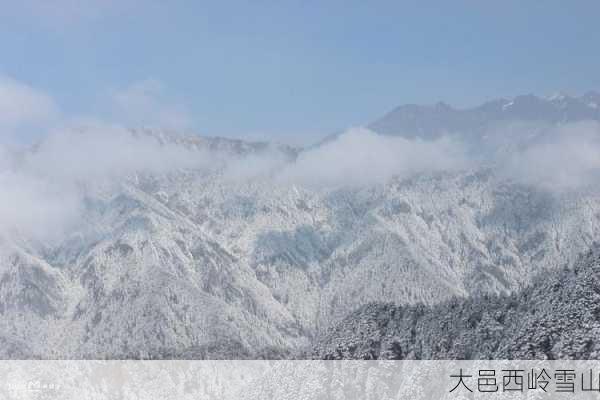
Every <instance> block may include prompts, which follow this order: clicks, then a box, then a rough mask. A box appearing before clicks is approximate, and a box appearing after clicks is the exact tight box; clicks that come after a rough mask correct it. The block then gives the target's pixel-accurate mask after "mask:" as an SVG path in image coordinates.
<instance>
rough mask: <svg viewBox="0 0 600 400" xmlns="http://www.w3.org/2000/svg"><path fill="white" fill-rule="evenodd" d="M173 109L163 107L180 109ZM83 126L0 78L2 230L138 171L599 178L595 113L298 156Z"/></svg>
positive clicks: (69, 225) (67, 224)
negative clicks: (27, 136) (23, 136)
mask: <svg viewBox="0 0 600 400" xmlns="http://www.w3.org/2000/svg"><path fill="white" fill-rule="evenodd" d="M158 89H160V87H159V86H157V85H150V84H149V83H146V84H144V85H141V86H140V85H134V86H133V87H132V88H130V90H127V91H125V92H123V93H125V94H126V95H125V94H123V93H121V95H119V96H117V97H118V99H119V101H120V103H119V104H120V106H125V105H127V107H122V108H124V110H130V109H134V110H135V111H136V112H139V114H141V115H145V114H147V113H148V112H147V110H153V111H156V110H158V109H161V108H163V107H162V106H161V104H163V103H165V101H164V99H163V100H161V99H160V98H156V96H155V94H156V93H155V92H156V91H157V90H158ZM119 93H120V92H119ZM153 96H154V97H153ZM159 100H160V101H159ZM134 106H135V107H134ZM172 110H173V108H168V109H167V111H169V112H165V113H162V114H160V113H159V114H157V115H159V116H161V118H162V117H165V116H172V115H175V114H173V113H170V111H172ZM129 114H131V113H129ZM152 114H156V112H152ZM135 116H136V117H139V115H137V114H136V115H135ZM165 118H166V117H165ZM167 119H168V118H167ZM82 123H83V127H81V124H82ZM77 126H78V128H76V127H74V126H73V119H66V118H64V117H61V111H60V109H59V107H58V106H57V105H56V103H55V102H54V101H53V100H52V98H51V97H49V96H47V95H46V94H44V93H42V92H39V91H36V90H35V89H34V88H32V87H30V86H28V85H26V84H23V83H20V82H17V81H14V80H11V79H9V78H5V77H0V234H2V233H7V232H15V231H18V232H20V233H22V234H23V235H26V236H31V237H36V238H41V239H44V238H47V237H51V236H56V235H57V234H60V232H69V231H70V230H72V229H73V227H74V226H75V225H76V224H77V222H78V221H79V220H80V217H81V213H82V210H83V205H84V198H85V193H86V190H87V188H90V187H92V188H93V187H98V186H101V185H105V184H114V182H118V181H119V180H121V179H123V178H124V177H129V176H131V175H132V174H135V173H158V174H160V173H168V172H171V171H175V170H179V169H193V170H204V171H213V172H214V171H217V170H218V171H220V173H221V176H222V179H223V180H225V181H227V182H231V181H233V182H247V181H249V180H253V179H260V180H268V181H270V182H272V183H273V184H274V185H292V184H293V185H301V186H306V187H309V188H311V189H313V190H329V189H335V188H339V187H344V186H363V185H371V184H381V183H385V182H386V181H388V180H390V179H391V178H393V177H397V178H400V179H402V178H407V177H410V176H413V175H415V174H423V173H425V174H426V173H438V172H448V171H459V170H466V169H476V168H479V167H483V166H485V167H492V168H494V169H495V170H496V173H497V175H498V176H501V177H504V178H506V179H508V180H511V181H516V182H520V183H524V184H528V185H533V186H535V187H538V188H540V189H542V190H548V191H552V192H555V193H564V192H571V191H577V190H582V189H586V190H587V189H589V188H592V189H594V188H596V187H598V184H600V124H599V123H598V122H581V123H569V124H564V125H561V126H556V127H549V126H548V125H542V124H539V125H531V124H528V125H522V126H521V125H518V124H517V125H511V126H510V127H507V128H506V130H505V131H503V130H502V128H500V130H498V128H497V127H496V128H495V129H496V131H494V132H491V133H490V135H486V134H485V133H483V134H482V135H481V138H480V140H479V141H478V142H477V143H474V142H473V141H472V137H462V136H461V135H460V134H458V135H453V136H446V137H442V138H439V139H436V140H421V139H407V138H404V137H392V136H382V135H378V134H376V133H374V132H372V131H369V130H367V129H363V128H356V129H350V130H348V131H347V132H345V133H344V134H342V135H339V136H338V137H337V138H336V139H334V140H330V141H328V142H325V143H322V144H321V145H319V146H314V147H311V148H308V149H306V150H304V151H301V152H299V153H298V156H297V157H296V159H295V160H291V159H290V152H286V151H283V150H282V149H281V148H280V147H276V146H272V147H267V148H264V147H261V146H258V147H257V148H260V149H261V150H256V151H251V150H250V151H249V152H246V153H245V154H243V155H237V156H236V155H232V152H229V153H228V152H226V151H225V152H224V151H222V150H214V149H213V150H210V148H211V147H210V146H204V147H202V146H195V147H194V146H191V147H189V146H188V147H186V146H183V145H180V144H177V142H178V141H177V140H175V141H169V140H167V141H165V140H162V139H161V138H160V137H156V136H152V135H146V134H143V133H141V134H140V133H139V132H138V133H136V134H134V133H132V132H131V131H130V130H127V129H124V128H123V127H122V126H123V124H118V123H106V122H99V121H98V120H94V119H85V120H78V121H77ZM24 127H25V128H28V129H30V128H35V127H43V129H40V132H43V133H41V134H38V135H34V136H33V137H36V136H37V137H41V138H42V139H41V140H37V141H36V144H35V146H31V145H30V144H27V141H21V148H16V147H18V145H17V144H16V143H19V142H20V141H19V140H15V133H17V134H18V133H20V132H22V129H23V128H24ZM57 127H58V128H57ZM488 137H489V138H490V139H486V138H488ZM486 140H487V141H486ZM231 143H232V148H233V149H235V148H236V144H234V142H231ZM248 149H252V147H251V146H250V147H248ZM233 153H235V151H234V152H233ZM594 190H595V189H594Z"/></svg>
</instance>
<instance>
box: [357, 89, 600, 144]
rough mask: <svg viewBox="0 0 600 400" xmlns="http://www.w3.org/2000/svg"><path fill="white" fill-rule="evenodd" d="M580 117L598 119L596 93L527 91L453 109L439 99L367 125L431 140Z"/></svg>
mask: <svg viewBox="0 0 600 400" xmlns="http://www.w3.org/2000/svg"><path fill="white" fill-rule="evenodd" d="M584 120H600V93H598V92H594V91H590V92H587V93H585V94H584V95H583V96H580V97H572V96H568V95H566V94H563V93H559V94H556V95H553V96H550V97H546V98H543V97H538V96H535V95H533V94H527V95H522V96H517V97H515V98H512V99H496V100H492V101H488V102H486V103H484V104H482V105H480V106H477V107H474V108H467V109H456V108H453V107H452V106H450V105H448V104H446V103H443V102H439V103H437V104H434V105H425V106H421V105H415V104H407V105H402V106H399V107H397V108H395V109H394V110H392V111H391V112H389V113H387V114H386V115H384V116H383V117H381V118H380V119H378V120H376V121H374V122H373V123H371V124H370V125H368V127H369V128H370V129H372V130H374V131H375V132H378V133H381V134H385V135H394V136H404V137H410V138H414V137H420V138H423V139H432V138H436V137H439V136H441V135H443V134H449V133H450V134H453V133H459V134H463V135H467V136H473V135H475V136H477V135H479V134H481V133H483V132H484V131H486V130H487V129H489V128H491V127H495V126H497V125H500V124H502V123H506V122H515V121H520V122H544V123H549V124H558V123H565V122H576V121H584Z"/></svg>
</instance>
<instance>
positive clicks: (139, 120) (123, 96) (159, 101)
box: [111, 79, 192, 129]
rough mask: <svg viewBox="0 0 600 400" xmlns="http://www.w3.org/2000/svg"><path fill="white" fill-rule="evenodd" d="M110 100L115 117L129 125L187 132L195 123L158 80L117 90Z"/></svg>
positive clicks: (146, 81)
mask: <svg viewBox="0 0 600 400" xmlns="http://www.w3.org/2000/svg"><path fill="white" fill-rule="evenodd" d="M111 98H112V101H113V102H114V106H115V111H116V117H117V118H118V119H119V120H122V122H124V123H126V124H129V125H134V126H158V127H163V128H173V129H186V128H189V127H190V125H191V123H192V118H191V117H190V114H189V112H188V111H187V110H186V108H185V106H183V104H181V103H180V102H176V101H173V100H172V99H171V98H169V96H168V95H167V90H166V87H165V85H164V84H163V83H162V82H160V81H158V80H156V79H146V80H143V81H139V82H134V83H132V84H130V85H129V86H127V87H124V88H121V89H118V90H115V91H114V92H113V93H112V96H111Z"/></svg>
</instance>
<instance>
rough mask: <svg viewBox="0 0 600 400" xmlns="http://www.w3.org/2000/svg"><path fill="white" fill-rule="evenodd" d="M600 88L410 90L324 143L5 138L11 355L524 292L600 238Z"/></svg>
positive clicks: (0, 278) (131, 354)
mask: <svg viewBox="0 0 600 400" xmlns="http://www.w3.org/2000/svg"><path fill="white" fill-rule="evenodd" d="M597 98H598V95H597V94H594V93H588V94H586V95H585V96H583V97H579V98H570V97H555V98H551V99H541V98H537V97H534V96H521V97H517V98H515V99H513V100H511V101H509V100H498V101H495V102H490V103H487V104H485V105H483V106H481V107H478V108H475V109H470V110H455V109H453V108H451V107H449V106H446V105H437V106H433V107H417V106H403V107H400V108H398V109H397V110H395V111H393V112H392V113H390V114H388V115H387V116H385V117H383V118H382V119H381V120H379V121H377V122H375V123H373V124H372V125H370V126H369V128H355V129H351V130H349V131H347V132H345V133H343V134H341V135H338V136H336V137H332V138H329V140H327V141H325V142H323V143H320V144H319V145H318V146H313V147H310V148H306V149H302V148H294V147H289V146H283V145H276V144H271V143H265V142H245V141H240V140H231V139H223V138H206V137H197V136H186V135H181V134H178V133H176V132H172V131H164V130H157V129H146V130H133V131H132V130H127V129H123V128H120V127H115V126H107V125H99V126H92V127H89V128H86V129H84V130H73V129H64V130H58V131H56V132H54V133H52V134H50V135H48V136H47V137H45V138H44V139H43V140H42V141H40V142H39V143H38V144H37V145H36V146H34V147H33V148H27V149H21V150H19V151H14V150H13V149H8V148H3V149H2V148H1V147H0V149H2V151H0V155H1V157H2V158H1V159H0V185H1V187H2V191H3V196H2V197H1V198H0V313H1V314H2V319H1V321H0V343H1V344H2V345H1V346H0V355H1V356H2V357H5V358H166V357H169V358H259V357H273V358H277V357H291V356H293V355H295V354H301V352H302V351H304V350H305V349H307V348H310V347H311V346H312V345H313V343H314V342H315V341H316V340H317V338H321V337H322V335H323V334H324V333H325V332H328V331H329V329H330V328H331V327H332V326H334V325H335V324H336V323H338V322H339V321H342V320H344V318H346V317H347V316H348V315H349V313H351V312H353V311H354V310H356V309H359V308H360V307H363V306H365V304H370V303H373V302H375V303H380V302H393V303H394V304H396V305H397V306H399V307H402V306H405V305H414V304H424V305H427V306H430V305H435V304H439V303H442V302H445V301H448V300H450V299H452V298H456V297H458V298H470V297H472V296H481V295H484V294H509V293H516V292H519V291H520V290H521V289H522V288H524V287H527V286H529V285H531V284H535V281H536V280H537V279H538V277H539V276H540V274H541V273H543V272H544V271H555V270H557V269H560V268H562V267H564V266H565V265H572V264H573V263H574V262H575V261H576V260H577V259H578V257H579V255H580V254H582V253H584V252H586V251H588V250H589V249H590V247H592V246H593V245H594V243H595V242H596V241H597V240H598V238H599V233H600V232H599V231H600V196H599V193H598V190H597V187H598V185H597V184H598V183H600V182H599V179H598V178H599V175H598V171H600V123H599V122H598V120H599V119H600V118H599V116H598V111H597V107H596V106H594V104H600V102H597V101H596V100H597ZM411 110H412V111H411ZM478 146H479V147H478ZM477 149H480V150H481V151H477ZM435 315H437V314H435ZM331 340H332V342H333V341H334V340H333V339H331ZM423 354H424V357H427V356H431V357H435V356H437V355H439V354H441V353H434V352H430V353H423ZM590 354H591V353H590Z"/></svg>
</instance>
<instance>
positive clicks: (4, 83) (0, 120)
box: [0, 76, 59, 136]
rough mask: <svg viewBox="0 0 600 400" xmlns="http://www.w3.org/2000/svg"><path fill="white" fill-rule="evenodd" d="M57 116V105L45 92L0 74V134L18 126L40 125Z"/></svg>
mask: <svg viewBox="0 0 600 400" xmlns="http://www.w3.org/2000/svg"><path fill="white" fill-rule="evenodd" d="M58 118H59V110H58V106H57V105H56V103H55V102H54V100H53V99H52V98H51V97H50V96H48V95H47V94H45V93H43V92H41V91H39V90H36V89H34V88H32V87H31V86H29V85H27V84H25V83H22V82H18V81H16V80H14V79H11V78H8V77H2V76H0V136H2V135H7V134H12V133H14V131H15V130H18V129H20V128H32V127H41V126H44V125H46V124H49V123H53V122H55V121H56V120H58Z"/></svg>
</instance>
